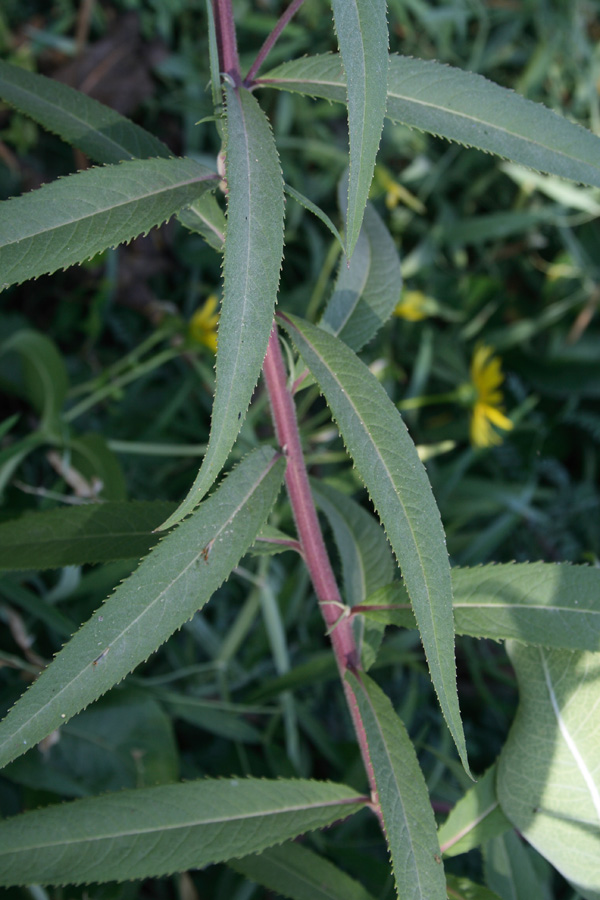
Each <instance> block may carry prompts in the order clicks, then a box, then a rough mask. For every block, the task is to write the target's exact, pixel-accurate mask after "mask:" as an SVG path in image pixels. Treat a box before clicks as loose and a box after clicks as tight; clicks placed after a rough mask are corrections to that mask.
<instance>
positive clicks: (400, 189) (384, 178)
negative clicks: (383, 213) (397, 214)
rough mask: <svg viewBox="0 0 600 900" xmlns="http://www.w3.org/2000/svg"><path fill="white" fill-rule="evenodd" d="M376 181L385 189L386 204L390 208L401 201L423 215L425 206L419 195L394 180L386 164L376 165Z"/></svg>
mask: <svg viewBox="0 0 600 900" xmlns="http://www.w3.org/2000/svg"><path fill="white" fill-rule="evenodd" d="M375 181H376V182H377V183H378V184H379V185H380V187H382V188H383V190H384V191H385V205H386V206H387V208H388V209H394V208H395V207H396V206H398V204H399V203H402V204H403V205H404V206H407V207H408V208H409V209H412V211H413V212H416V213H419V214H420V215H423V214H424V213H425V212H426V209H425V206H424V205H423V204H422V203H421V201H420V200H419V198H418V197H415V195H414V194H411V192H410V191H409V190H407V188H405V187H404V185H402V184H399V183H398V182H397V181H394V179H393V178H392V176H391V174H390V173H389V172H388V170H387V169H386V168H384V166H375Z"/></svg>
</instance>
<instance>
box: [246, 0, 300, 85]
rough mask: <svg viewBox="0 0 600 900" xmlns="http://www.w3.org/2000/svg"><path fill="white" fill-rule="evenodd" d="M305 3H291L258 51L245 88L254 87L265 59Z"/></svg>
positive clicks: (297, 1) (298, 0) (298, 1)
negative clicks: (253, 84) (253, 83)
mask: <svg viewBox="0 0 600 900" xmlns="http://www.w3.org/2000/svg"><path fill="white" fill-rule="evenodd" d="M303 3H304V0H292V2H291V3H290V5H289V6H288V8H287V9H286V11H285V12H284V13H283V15H282V16H281V17H280V19H279V21H278V22H277V24H276V25H275V28H274V29H273V31H272V32H271V34H270V35H269V36H268V37H267V39H266V40H265V42H264V44H263V45H262V47H261V48H260V50H259V51H258V56H257V57H256V59H255V60H254V62H253V63H252V65H251V66H250V70H249V72H248V74H247V75H246V77H245V78H244V85H245V87H251V86H252V82H253V81H254V79H255V77H256V74H257V72H258V70H259V69H260V67H261V66H262V64H263V63H264V61H265V59H266V58H267V56H268V55H269V53H270V52H271V50H272V48H273V46H274V44H275V42H276V40H277V38H278V37H279V35H280V34H281V32H282V31H283V29H284V28H285V26H286V25H287V23H288V22H289V21H290V19H291V18H292V17H293V16H294V15H295V14H296V13H297V11H298V10H299V9H300V7H301V6H302V4H303Z"/></svg>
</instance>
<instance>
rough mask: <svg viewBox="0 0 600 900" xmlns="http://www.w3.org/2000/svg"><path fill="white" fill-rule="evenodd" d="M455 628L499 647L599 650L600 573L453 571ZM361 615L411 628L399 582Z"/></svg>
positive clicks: (562, 566)
mask: <svg viewBox="0 0 600 900" xmlns="http://www.w3.org/2000/svg"><path fill="white" fill-rule="evenodd" d="M451 575H452V591H453V594H454V601H453V608H454V627H455V629H456V631H457V633H458V634H468V635H470V636H471V637H477V638H492V639H494V640H497V641H500V640H505V639H506V638H517V639H518V640H520V641H524V642H526V643H528V644H539V645H542V646H547V647H557V648H563V649H566V650H600V609H599V608H598V592H599V590H600V571H599V570H598V569H596V568H592V567H591V566H572V565H570V564H569V563H543V562H535V563H504V564H502V565H494V564H492V565H487V566H477V567H476V568H472V569H469V568H465V569H462V568H454V569H452V570H451ZM367 604H368V605H383V606H386V605H389V604H394V605H395V606H396V608H395V609H389V610H372V611H369V610H366V609H365V610H361V612H362V613H363V615H366V616H368V617H369V618H373V619H375V620H376V621H380V622H381V621H385V622H388V623H391V624H394V625H398V626H399V627H401V628H414V627H415V620H414V616H413V614H412V612H411V609H410V601H409V598H408V595H407V593H406V589H405V588H404V586H403V585H402V584H401V583H400V582H395V583H394V584H391V585H388V586H386V587H385V588H382V589H380V590H379V591H377V592H376V593H374V594H372V595H371V596H370V597H368V598H367Z"/></svg>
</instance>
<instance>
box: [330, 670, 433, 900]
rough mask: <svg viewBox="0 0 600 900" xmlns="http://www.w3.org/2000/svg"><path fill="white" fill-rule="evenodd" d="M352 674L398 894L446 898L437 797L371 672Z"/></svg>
mask: <svg viewBox="0 0 600 900" xmlns="http://www.w3.org/2000/svg"><path fill="white" fill-rule="evenodd" d="M346 678H347V680H348V683H349V684H350V686H351V688H352V691H353V693H354V696H355V697H356V702H357V703H358V708H359V710H360V715H361V719H362V722H363V724H364V727H365V732H366V736H367V745H368V747H369V756H370V758H371V763H372V764H373V771H374V773H375V781H376V784H377V793H378V795H379V803H380V805H381V812H382V814H383V821H384V825H385V834H386V839H387V842H388V847H389V851H390V856H391V860H392V866H393V869H394V878H395V880H396V890H397V892H398V896H399V897H401V898H402V900H446V880H445V878H444V867H443V865H442V860H441V852H440V844H439V841H438V838H437V832H436V827H435V819H434V816H433V810H432V808H431V801H430V799H429V793H428V791H427V785H426V784H425V778H424V777H423V773H422V771H421V768H420V766H419V763H418V760H417V754H416V753H415V750H414V747H413V745H412V743H411V741H410V738H409V736H408V734H407V732H406V729H405V727H404V725H403V723H402V721H401V719H400V718H399V717H398V716H397V715H396V713H395V712H394V708H393V707H392V704H391V702H390V700H389V698H388V697H387V696H386V694H384V693H383V691H382V690H381V688H380V687H378V686H377V684H375V682H374V681H372V680H371V679H370V678H369V676H368V675H365V674H364V673H360V674H356V675H355V674H353V673H352V672H348V673H347V675H346Z"/></svg>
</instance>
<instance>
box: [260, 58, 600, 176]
mask: <svg viewBox="0 0 600 900" xmlns="http://www.w3.org/2000/svg"><path fill="white" fill-rule="evenodd" d="M260 83H261V84H264V85H265V87H267V86H268V87H275V88H280V89H283V90H290V91H298V92H300V93H305V94H310V95H311V96H313V97H325V98H326V99H328V100H338V101H340V102H342V103H343V102H344V101H345V99H346V97H345V89H346V79H345V76H344V73H343V70H342V65H341V61H340V60H339V58H338V57H337V56H334V55H329V54H325V55H323V56H309V57H306V58H304V59H298V60H294V61H293V62H289V63H283V65H281V66H278V67H277V68H276V69H273V70H272V71H271V72H268V73H267V74H266V75H265V76H264V78H261V79H260ZM386 115H387V116H388V118H390V119H392V121H394V122H402V123H403V124H404V125H409V126H411V127H413V128H419V129H420V130H421V131H427V132H429V133H431V134H435V135H440V136H441V137H445V138H448V139H449V140H452V141H457V142H458V143H460V144H464V145H466V146H470V147H477V148H478V149H480V150H487V151H488V152H490V153H496V154H497V155H498V156H502V157H506V158H507V159H511V160H513V161H514V162H517V163H520V164H521V165H524V166H529V167H530V168H532V169H537V170H539V171H541V172H548V173H549V174H551V175H560V176H561V177H563V178H570V179H571V180H572V181H580V182H582V183H583V184H590V185H595V186H597V187H598V186H600V138H599V137H597V136H596V135H594V134H592V132H590V131H587V130H586V129H585V128H582V127H581V126H580V125H577V124H575V123H573V122H569V121H568V119H564V118H563V117H562V116H559V115H557V113H555V112H553V111H552V110H550V109H547V108H546V107H544V106H542V105H541V104H539V103H532V102H531V101H530V100H525V98H524V97H520V96H519V95H518V94H515V93H514V92H513V91H509V90H507V89H506V88H503V87H500V86H499V85H497V84H494V83H493V82H491V81H487V79H485V78H483V77H482V76H481V75H476V74H474V73H473V72H463V71H462V70H460V69H455V68H452V67H451V66H446V65H442V64H440V63H438V62H434V61H432V60H423V59H411V58H410V57H406V56H397V55H395V54H391V55H390V68H389V86H388V103H387V113H386Z"/></svg>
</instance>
